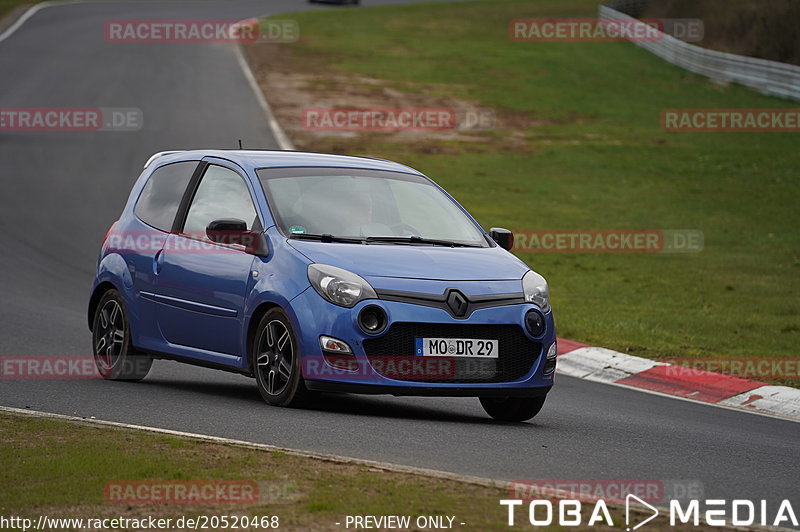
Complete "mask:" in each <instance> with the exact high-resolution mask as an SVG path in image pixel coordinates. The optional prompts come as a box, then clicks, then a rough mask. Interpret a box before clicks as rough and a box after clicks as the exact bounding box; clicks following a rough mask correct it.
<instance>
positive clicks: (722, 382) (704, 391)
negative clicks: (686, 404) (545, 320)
mask: <svg viewBox="0 0 800 532" xmlns="http://www.w3.org/2000/svg"><path fill="white" fill-rule="evenodd" d="M558 355H559V357H558V370H557V371H558V373H559V374H561V375H569V376H571V377H578V378H580V379H586V380H590V381H596V382H604V383H609V384H615V385H620V386H627V387H631V388H638V389H641V390H648V391H651V392H656V393H660V394H665V395H672V396H675V397H680V398H683V399H690V400H693V401H699V402H702V403H709V404H714V405H722V406H727V407H734V408H741V409H745V410H748V411H752V412H757V413H761V414H768V415H774V416H778V417H783V418H787V419H792V420H795V421H800V389H797V388H790V387H788V386H772V385H769V384H767V383H765V382H759V381H753V380H748V379H742V378H739V377H732V376H730V375H723V374H721V373H714V372H711V371H700V370H691V371H685V368H683V367H682V366H675V365H672V364H667V363H664V362H657V361H655V360H649V359H647V358H641V357H637V356H633V355H626V354H625V353H619V352H617V351H612V350H611V349H605V348H602V347H592V346H589V345H586V344H581V343H579V342H573V341H571V340H566V339H564V338H559V339H558Z"/></svg>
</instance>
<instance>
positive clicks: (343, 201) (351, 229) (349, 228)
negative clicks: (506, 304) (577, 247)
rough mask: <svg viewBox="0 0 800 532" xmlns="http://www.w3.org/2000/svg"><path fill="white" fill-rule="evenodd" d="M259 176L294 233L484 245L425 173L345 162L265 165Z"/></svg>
mask: <svg viewBox="0 0 800 532" xmlns="http://www.w3.org/2000/svg"><path fill="white" fill-rule="evenodd" d="M257 173H258V176H259V178H260V180H261V183H262V185H263V187H264V191H265V193H266V195H267V200H268V201H269V203H270V208H271V210H272V213H273V214H274V215H275V219H276V223H277V225H278V227H279V228H280V229H281V231H282V232H283V233H284V234H286V235H288V236H289V237H292V238H315V237H322V236H323V235H324V237H325V238H321V239H322V240H326V239H330V240H340V241H352V242H377V243H392V244H428V245H460V246H476V247H477V246H481V247H484V246H487V245H488V244H487V242H486V239H485V238H484V237H483V232H482V231H481V229H480V228H479V227H478V226H477V225H476V224H475V223H474V222H473V221H472V220H471V219H470V218H469V217H468V216H467V215H466V214H464V212H463V211H462V210H461V209H460V208H459V207H458V205H456V204H455V203H454V202H453V201H452V200H451V199H450V198H449V197H448V196H447V195H445V194H444V193H442V191H441V190H440V189H439V188H438V187H436V186H434V185H433V184H432V183H431V182H430V181H428V180H427V179H425V178H423V177H420V176H417V175H413V174H406V173H401V172H388V171H380V170H363V169H349V168H266V169H260V170H258V172H257Z"/></svg>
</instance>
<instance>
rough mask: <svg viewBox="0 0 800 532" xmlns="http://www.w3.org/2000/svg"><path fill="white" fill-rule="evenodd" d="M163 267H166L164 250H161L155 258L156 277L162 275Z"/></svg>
mask: <svg viewBox="0 0 800 532" xmlns="http://www.w3.org/2000/svg"><path fill="white" fill-rule="evenodd" d="M162 266H164V250H163V249H159V250H158V253H156V254H155V256H154V257H153V273H154V274H155V275H158V274H159V273H161V267H162Z"/></svg>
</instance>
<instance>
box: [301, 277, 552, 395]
mask: <svg viewBox="0 0 800 532" xmlns="http://www.w3.org/2000/svg"><path fill="white" fill-rule="evenodd" d="M464 291H465V292H466V291H467V290H464ZM290 306H291V308H290V309H289V311H290V316H291V317H292V319H293V321H295V323H294V326H295V333H296V336H297V342H298V348H299V352H300V354H301V367H302V371H303V378H304V379H305V381H306V386H307V387H308V388H309V389H312V390H319V391H340V392H353V393H368V394H392V395H433V396H512V395H513V396H537V395H543V394H546V393H547V392H548V391H549V390H550V388H551V387H552V386H553V377H554V373H555V372H553V371H551V372H549V373H548V374H545V373H544V372H543V369H544V365H545V357H546V354H547V352H548V349H549V348H550V346H551V345H552V344H553V343H554V342H555V341H556V332H555V325H554V322H553V316H552V312H548V313H546V314H544V318H545V332H544V333H543V334H542V335H540V336H539V337H533V336H532V335H531V334H530V333H529V332H528V330H527V329H526V327H525V315H526V313H527V312H528V311H529V310H531V309H536V307H535V306H534V305H531V304H527V303H517V304H506V305H503V306H494V307H490V308H477V309H476V310H474V311H473V312H471V314H470V315H469V317H468V318H462V319H459V318H456V317H453V316H452V315H451V314H450V313H448V312H447V311H446V310H443V309H441V308H435V307H431V306H424V305H416V304H412V303H407V302H399V301H387V300H382V299H373V300H368V301H362V302H360V303H359V304H357V305H356V306H355V307H354V308H352V309H347V308H343V307H338V306H336V305H333V304H331V303H329V302H327V301H326V300H324V299H323V298H322V297H321V296H320V295H319V294H317V293H316V292H315V291H314V290H313V289H308V290H306V291H305V292H303V293H302V294H300V295H299V296H298V297H296V298H295V299H293V300H292V301H291V303H290ZM366 306H378V307H380V308H381V309H383V311H384V312H385V313H386V316H387V320H388V323H387V326H386V328H385V329H384V330H383V331H382V332H381V333H380V334H377V335H369V334H366V333H364V332H363V331H362V330H361V328H360V327H359V324H358V315H359V312H360V311H361V310H362V309H363V308H364V307H366ZM537 310H538V309H537ZM395 324H398V327H404V326H409V325H410V324H413V325H414V327H417V328H416V329H414V330H420V329H419V327H422V330H454V329H455V330H458V331H463V332H460V333H459V334H458V336H455V335H452V337H461V338H481V337H485V334H484V333H485V331H487V330H493V329H492V328H493V327H494V328H503V330H504V331H506V332H508V331H510V330H513V331H516V333H515V335H516V336H515V338H516V341H515V342H513V343H509V341H508V340H505V342H506V345H504V340H503V339H501V340H500V357H508V356H511V355H514V356H515V357H516V360H517V361H519V360H526V365H525V367H524V368H522V369H520V366H519V364H516V365H515V371H513V372H506V373H503V374H502V375H500V371H499V369H498V374H497V375H494V376H491V377H488V378H477V379H476V378H470V375H466V376H465V374H464V372H463V370H464V367H465V364H467V365H469V364H472V363H473V362H471V361H465V359H463V358H461V357H453V358H455V362H454V361H453V358H450V359H449V361H448V358H447V357H441V358H440V357H419V356H414V355H415V353H414V351H413V348H412V349H409V347H408V344H407V342H404V343H403V345H400V346H398V348H397V350H395V351H393V352H386V353H383V352H381V353H380V355H385V356H380V357H378V359H377V360H376V357H375V355H376V353H375V352H374V350H375V348H374V347H368V346H370V345H372V346H374V345H376V344H381V342H374V341H373V343H372V344H370V340H374V339H380V338H384V337H387V335H390V334H391V331H392V330H393V329H392V326H393V325H395ZM448 326H459V327H457V328H453V327H450V329H448V328H447V327H448ZM487 327H488V328H487ZM437 328H438V329H437ZM470 331H482V334H481V335H479V336H476V335H472V333H471V332H470ZM504 334H505V333H504ZM321 335H326V336H331V337H334V338H337V339H339V340H342V341H344V342H346V343H347V344H348V345H349V346H350V348H351V349H352V351H353V354H352V357H351V358H352V361H351V364H349V365H348V366H347V367H348V368H350V369H342V368H341V367H336V366H334V365H332V364H331V361H330V360H331V357H330V356H328V357H326V356H325V353H323V351H322V348H321V347H320V341H319V337H320V336H321ZM407 336H408V335H406V337H407ZM450 336H451V335H444V336H442V337H450ZM365 341H366V345H365ZM381 345H383V347H382V348H381V349H384V350H385V349H386V342H383V343H382V344H381ZM520 346H523V347H520ZM511 347H513V348H514V349H515V350H516V351H515V352H513V353H512V352H510V351H509V349H510V348H511ZM504 348H505V349H504ZM520 349H524V352H521V351H520ZM368 354H369V356H368ZM392 357H397V358H392ZM527 357H529V360H527ZM339 358H341V357H339ZM345 358H346V357H345ZM387 361H389V362H387ZM395 361H397V363H395ZM381 363H382V364H384V366H380V365H379V364H381ZM387 363H388V364H389V365H390V366H391V367H392V368H395V369H397V371H396V372H395V373H392V372H387V371H386V367H385V364H387ZM498 364H502V362H501V361H500V360H499V359H498ZM376 367H378V368H380V369H381V371H378V370H376ZM499 367H500V366H498V368H499ZM442 368H445V370H444V371H443V369H442ZM387 375H390V376H391V375H393V376H394V377H395V378H391V377H390V376H387ZM472 377H474V376H472ZM507 377H508V378H507Z"/></svg>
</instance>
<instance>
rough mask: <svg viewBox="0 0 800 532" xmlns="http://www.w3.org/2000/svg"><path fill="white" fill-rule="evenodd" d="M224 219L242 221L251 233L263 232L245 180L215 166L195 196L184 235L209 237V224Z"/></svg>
mask: <svg viewBox="0 0 800 532" xmlns="http://www.w3.org/2000/svg"><path fill="white" fill-rule="evenodd" d="M224 218H238V219H239V220H244V221H245V222H246V223H247V229H250V230H260V224H259V222H258V216H257V215H256V209H255V205H253V199H252V198H251V197H250V191H249V189H248V188H247V184H246V183H245V182H244V180H243V179H242V177H241V176H240V175H239V174H237V173H236V172H234V171H233V170H229V169H228V168H225V167H222V166H216V165H213V164H212V165H210V166H209V167H208V169H206V172H205V174H204V175H203V178H202V179H201V180H200V185H199V186H198V187H197V191H196V192H195V194H194V198H193V199H192V203H191V205H190V206H189V211H188V213H187V214H186V223H185V224H184V226H183V232H184V233H186V234H190V235H201V236H202V235H205V231H206V227H208V224H209V223H211V222H213V221H214V220H220V219H224Z"/></svg>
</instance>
